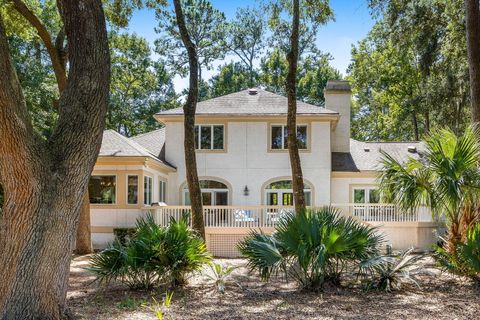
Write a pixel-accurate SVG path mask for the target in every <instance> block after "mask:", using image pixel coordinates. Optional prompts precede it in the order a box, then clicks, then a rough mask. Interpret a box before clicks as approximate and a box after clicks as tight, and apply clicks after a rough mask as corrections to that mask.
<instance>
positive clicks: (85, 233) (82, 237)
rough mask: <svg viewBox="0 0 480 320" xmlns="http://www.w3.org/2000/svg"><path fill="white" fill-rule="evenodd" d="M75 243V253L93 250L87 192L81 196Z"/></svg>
mask: <svg viewBox="0 0 480 320" xmlns="http://www.w3.org/2000/svg"><path fill="white" fill-rule="evenodd" d="M75 243H76V244H75V253H76V254H89V253H92V252H93V248H92V232H91V225H90V197H89V195H88V192H85V195H84V196H83V201H82V208H81V209H80V219H79V221H78V228H77V236H76V240H75Z"/></svg>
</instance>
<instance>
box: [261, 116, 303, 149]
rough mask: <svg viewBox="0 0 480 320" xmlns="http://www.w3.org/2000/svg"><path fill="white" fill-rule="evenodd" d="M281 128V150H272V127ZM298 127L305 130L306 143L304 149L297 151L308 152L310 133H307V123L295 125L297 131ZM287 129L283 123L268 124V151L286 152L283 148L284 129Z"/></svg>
mask: <svg viewBox="0 0 480 320" xmlns="http://www.w3.org/2000/svg"><path fill="white" fill-rule="evenodd" d="M280 126H281V127H282V148H281V149H274V148H273V145H272V133H273V131H272V130H273V127H280ZM298 127H305V128H306V129H307V141H306V148H298V150H299V151H308V150H309V145H310V141H309V140H310V132H309V125H308V124H307V123H299V124H297V130H298ZM286 128H287V125H286V124H283V123H272V124H270V130H269V141H268V147H269V150H270V151H285V150H288V148H285V129H286Z"/></svg>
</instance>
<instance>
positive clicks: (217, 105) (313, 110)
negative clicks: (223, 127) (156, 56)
mask: <svg viewBox="0 0 480 320" xmlns="http://www.w3.org/2000/svg"><path fill="white" fill-rule="evenodd" d="M250 90H252V89H249V90H243V91H239V92H235V93H231V94H227V95H224V96H221V97H217V98H213V99H209V100H205V101H201V102H199V103H198V104H197V110H196V114H197V115H244V116H245V115H247V116H248V115H255V116H257V115H286V114H287V98H286V97H284V96H281V95H278V94H275V93H272V92H268V91H265V90H263V89H255V90H256V92H257V93H256V94H250V93H249V91H250ZM297 114H299V115H337V114H338V113H337V112H335V111H332V110H328V109H325V108H323V107H318V106H315V105H312V104H308V103H305V102H301V101H297ZM157 115H159V116H172V115H183V109H182V108H175V109H170V110H165V111H161V112H159V113H157Z"/></svg>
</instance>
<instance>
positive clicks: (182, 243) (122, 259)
mask: <svg viewBox="0 0 480 320" xmlns="http://www.w3.org/2000/svg"><path fill="white" fill-rule="evenodd" d="M136 230H137V231H136V233H135V234H134V235H133V236H132V238H131V239H130V241H128V242H127V243H124V244H122V243H121V242H120V240H119V239H115V240H114V241H113V243H111V244H110V245H109V246H108V247H107V248H106V249H105V250H103V251H102V252H100V253H98V254H95V255H93V256H92V258H91V260H90V264H91V267H90V268H89V270H90V271H91V272H92V273H94V274H95V275H96V276H97V278H98V279H99V280H100V281H101V282H106V283H109V282H110V281H112V280H119V281H121V282H124V283H126V284H127V285H128V286H129V287H131V288H144V289H150V288H152V287H154V286H156V285H159V284H161V283H172V284H173V285H183V284H185V283H186V282H187V276H188V274H189V273H191V272H192V271H195V270H199V269H200V268H201V267H202V265H203V264H205V263H208V262H210V260H211V257H210V255H209V254H208V253H207V251H206V246H205V243H204V242H203V240H202V239H201V238H200V237H199V236H198V235H197V234H195V233H194V232H193V231H192V230H191V229H190V228H189V226H188V225H187V223H186V222H185V220H184V219H181V220H180V221H175V220H174V219H172V220H171V221H170V224H169V225H168V227H160V226H158V225H157V224H156V223H155V221H154V219H153V217H152V215H147V216H146V217H145V218H139V219H137V223H136Z"/></svg>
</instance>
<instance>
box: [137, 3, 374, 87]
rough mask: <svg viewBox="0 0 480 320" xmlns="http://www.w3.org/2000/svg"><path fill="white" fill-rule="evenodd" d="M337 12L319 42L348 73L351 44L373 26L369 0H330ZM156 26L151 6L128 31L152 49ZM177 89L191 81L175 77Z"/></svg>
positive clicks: (229, 13)
mask: <svg viewBox="0 0 480 320" xmlns="http://www.w3.org/2000/svg"><path fill="white" fill-rule="evenodd" d="M212 3H213V5H214V7H215V8H217V9H218V10H220V11H223V12H224V13H225V15H226V17H227V19H230V18H233V17H234V16H235V10H236V8H238V7H247V6H255V4H256V3H257V2H256V1H255V0H243V1H228V0H212ZM330 4H331V6H332V8H333V11H334V14H335V21H331V22H329V23H328V24H327V25H324V26H322V27H321V28H320V30H319V32H318V35H317V46H318V47H319V48H320V49H321V50H322V51H324V52H329V53H330V54H331V55H332V57H333V60H332V61H331V64H332V65H333V67H335V68H337V69H338V70H340V72H341V73H342V74H346V69H347V67H348V65H349V63H350V50H351V46H352V44H355V43H357V42H358V41H359V40H361V39H362V38H364V37H365V36H366V34H367V33H368V31H369V30H370V29H371V28H372V26H373V23H374V21H373V19H372V18H371V16H370V13H369V9H368V7H367V0H330ZM155 26H156V21H155V14H154V12H153V11H151V10H146V9H145V10H140V11H137V12H135V13H134V15H133V17H132V20H131V22H130V26H129V31H130V32H135V33H137V34H138V35H141V36H143V37H145V38H146V39H147V40H148V41H149V43H150V44H151V47H152V49H153V41H154V40H155V38H157V34H156V33H155V31H154V27H155ZM230 60H236V59H234V58H233V57H231V56H227V57H226V58H225V59H224V60H223V61H217V62H216V63H215V64H214V65H215V68H214V69H215V70H212V71H204V76H205V78H209V77H210V76H212V75H213V74H215V73H216V67H217V66H218V65H220V64H223V63H224V62H229V61H230ZM174 84H175V89H176V91H177V92H179V91H181V90H182V89H183V88H185V87H186V86H187V85H188V82H187V80H186V79H182V78H180V77H178V76H177V77H175V79H174Z"/></svg>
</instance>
